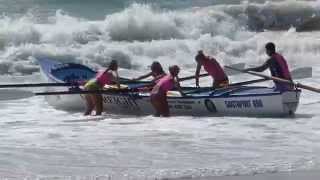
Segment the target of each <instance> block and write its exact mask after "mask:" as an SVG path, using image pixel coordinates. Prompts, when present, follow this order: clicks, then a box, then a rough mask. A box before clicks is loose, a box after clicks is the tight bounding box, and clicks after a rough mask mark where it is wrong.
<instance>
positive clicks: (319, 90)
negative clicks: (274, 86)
mask: <svg viewBox="0 0 320 180" xmlns="http://www.w3.org/2000/svg"><path fill="white" fill-rule="evenodd" d="M225 67H226V68H229V69H232V70H235V71H239V72H243V73H247V74H251V75H255V76H259V77H263V78H265V79H269V80H273V81H276V82H280V83H287V84H290V85H293V86H295V87H298V88H302V89H306V90H309V91H313V92H317V93H320V89H319V88H315V87H312V86H308V85H304V84H301V83H294V82H293V81H289V80H286V79H282V78H278V77H274V76H267V75H264V74H260V73H257V72H252V71H244V70H241V69H237V68H233V67H229V66H225Z"/></svg>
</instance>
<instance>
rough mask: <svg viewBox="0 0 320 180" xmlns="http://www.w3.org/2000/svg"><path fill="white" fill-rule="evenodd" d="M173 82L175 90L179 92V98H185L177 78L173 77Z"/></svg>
mask: <svg viewBox="0 0 320 180" xmlns="http://www.w3.org/2000/svg"><path fill="white" fill-rule="evenodd" d="M174 82H175V86H176V88H177V90H178V91H179V92H180V94H181V96H185V95H186V94H185V93H184V92H183V91H182V88H181V86H180V82H179V77H178V76H176V77H175V81H174Z"/></svg>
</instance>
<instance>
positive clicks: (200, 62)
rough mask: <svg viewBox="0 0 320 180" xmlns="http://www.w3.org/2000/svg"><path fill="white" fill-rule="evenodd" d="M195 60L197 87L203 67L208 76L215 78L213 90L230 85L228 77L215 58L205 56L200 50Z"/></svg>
mask: <svg viewBox="0 0 320 180" xmlns="http://www.w3.org/2000/svg"><path fill="white" fill-rule="evenodd" d="M195 60H196V62H197V68H196V73H195V79H196V86H197V87H199V75H200V70H201V67H202V66H203V68H204V70H205V71H207V72H208V74H209V75H210V76H211V77H212V78H213V80H214V81H213V83H212V86H213V88H222V87H226V86H228V85H229V79H228V76H227V75H226V73H225V72H224V70H223V69H222V67H221V66H220V64H219V63H218V61H217V60H216V59H215V58H213V57H209V56H206V55H204V53H203V52H202V51H201V50H200V51H198V54H197V55H196V57H195Z"/></svg>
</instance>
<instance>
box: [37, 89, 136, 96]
mask: <svg viewBox="0 0 320 180" xmlns="http://www.w3.org/2000/svg"><path fill="white" fill-rule="evenodd" d="M136 91H137V90H136V89H108V90H97V91H88V90H75V91H49V92H38V93H34V94H35V95H36V96H42V95H69V94H118V93H128V92H136Z"/></svg>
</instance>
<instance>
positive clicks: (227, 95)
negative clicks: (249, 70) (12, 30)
mask: <svg viewBox="0 0 320 180" xmlns="http://www.w3.org/2000/svg"><path fill="white" fill-rule="evenodd" d="M39 64H40V67H41V72H42V74H43V77H44V78H45V79H46V80H47V81H48V82H50V83H63V82H79V81H87V80H89V79H91V78H93V77H94V76H95V74H96V72H95V71H93V70H92V69H90V68H89V67H87V66H84V65H81V64H75V63H60V62H57V61H54V60H50V59H41V60H39ZM140 85H141V84H140ZM127 86H128V88H129V89H130V88H134V87H137V86H139V83H138V82H136V83H132V84H127ZM47 90H48V91H51V92H57V91H60V92H61V91H62V92H69V91H70V92H71V91H72V90H70V88H68V87H49V88H48V89H47ZM183 90H184V91H185V92H186V93H188V96H184V97H182V96H181V95H180V94H179V93H178V92H177V91H169V92H168V94H167V96H168V103H169V107H170V113H171V115H183V116H184V115H191V116H288V115H292V114H294V113H295V111H296V109H297V107H298V104H299V99H300V93H301V90H299V89H295V90H291V91H286V92H280V91H275V90H274V89H273V88H270V87H264V86H234V87H232V86H231V87H230V88H224V89H216V90H213V89H212V88H210V87H207V88H201V89H200V90H199V89H197V88H195V87H183ZM77 92H78V93H71V94H68V93H65V94H64V93H61V94H56V93H53V94H52V95H46V96H45V98H46V100H47V101H48V103H49V104H50V105H51V106H53V107H54V108H56V109H61V110H66V111H84V109H85V100H84V97H83V94H82V93H81V91H77ZM106 92H108V93H102V94H103V103H104V111H105V112H106V113H115V114H132V115H150V114H153V113H154V109H153V107H152V105H151V103H150V94H149V92H138V91H135V92H130V91H128V92H122V91H121V92H116V91H115V92H112V93H111V92H109V91H107V88H106Z"/></svg>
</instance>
